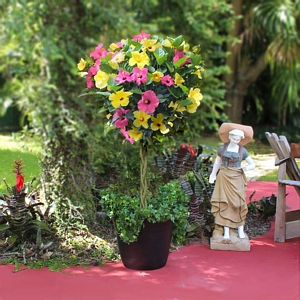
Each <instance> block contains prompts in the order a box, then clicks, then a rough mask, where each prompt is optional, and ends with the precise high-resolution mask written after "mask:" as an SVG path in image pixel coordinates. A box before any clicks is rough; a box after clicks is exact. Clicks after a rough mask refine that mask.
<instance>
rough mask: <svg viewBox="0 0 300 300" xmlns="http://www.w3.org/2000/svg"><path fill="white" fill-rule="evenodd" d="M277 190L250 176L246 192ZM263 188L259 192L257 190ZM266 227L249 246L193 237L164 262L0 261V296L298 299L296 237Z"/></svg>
mask: <svg viewBox="0 0 300 300" xmlns="http://www.w3.org/2000/svg"><path fill="white" fill-rule="evenodd" d="M253 190H256V191H257V192H256V194H255V195H256V196H257V197H258V198H256V197H254V199H253V200H255V199H259V197H260V195H263V196H270V195H271V194H272V193H274V194H277V185H276V184H275V183H265V182H264V183H261V182H249V185H248V195H250V194H251V193H252V192H253ZM259 193H262V194H259ZM288 193H289V194H288V196H287V204H288V205H289V206H291V209H293V210H294V209H298V208H299V200H300V199H299V196H298V195H297V193H296V192H295V191H294V189H293V188H292V187H291V189H290V188H288ZM271 225H272V226H271V230H270V231H269V232H268V233H267V234H265V235H263V236H261V237H258V238H256V239H253V240H251V250H250V252H233V251H215V250H210V249H209V245H208V243H198V242H197V243H192V244H189V245H187V246H184V247H182V248H180V249H179V250H178V251H175V252H172V253H170V255H169V260H168V263H167V265H166V266H165V267H164V268H162V269H159V270H154V271H135V270H129V269H126V268H124V267H123V265H122V263H110V264H107V265H105V266H104V267H89V268H88V269H84V268H80V267H72V268H70V269H67V270H64V273H63V272H60V273H57V272H51V271H49V270H47V269H42V270H24V271H19V272H17V273H13V272H12V271H13V266H11V265H3V266H0V300H19V299H31V300H36V299H39V300H79V299H80V300H81V299H82V300H85V299H88V300H96V299H103V300H148V299H149V300H194V299H195V300H198V299H205V300H210V299H224V300H226V299H230V300H253V299H254V300H299V299H300V287H299V284H300V281H299V245H300V242H299V239H291V240H287V241H286V242H285V243H275V242H274V241H273V234H274V223H273V222H272V224H271Z"/></svg>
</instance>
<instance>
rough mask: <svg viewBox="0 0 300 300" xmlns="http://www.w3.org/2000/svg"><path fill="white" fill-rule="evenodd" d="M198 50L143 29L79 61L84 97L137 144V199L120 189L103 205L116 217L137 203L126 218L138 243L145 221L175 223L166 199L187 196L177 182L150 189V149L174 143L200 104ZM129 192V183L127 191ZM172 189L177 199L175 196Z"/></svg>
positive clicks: (173, 205)
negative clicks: (154, 212) (93, 99)
mask: <svg viewBox="0 0 300 300" xmlns="http://www.w3.org/2000/svg"><path fill="white" fill-rule="evenodd" d="M199 49H200V48H199V46H197V47H193V48H191V47H190V45H189V44H188V43H186V42H185V41H184V39H183V37H182V36H178V37H176V38H170V37H168V38H165V39H164V38H162V37H160V36H156V35H151V34H147V33H145V32H143V31H142V32H141V33H140V34H138V35H137V36H135V37H133V38H132V39H125V40H122V41H120V42H117V43H113V44H111V45H110V46H109V48H108V49H106V48H104V47H103V45H102V44H99V45H98V46H97V47H96V48H95V49H94V51H92V52H91V53H90V54H89V56H87V57H86V58H85V59H83V58H82V59H81V60H80V62H79V63H78V69H79V71H80V72H81V75H82V76H83V77H84V78H85V80H86V88H85V89H84V90H83V93H82V94H81V96H91V95H94V96H96V97H97V101H98V103H99V106H100V111H101V112H105V113H106V116H105V123H107V126H108V127H109V128H110V129H114V130H117V131H119V132H120V134H121V136H123V137H124V140H125V141H127V142H129V143H130V144H135V143H138V144H139V162H140V172H139V173H140V174H139V180H138V182H139V187H138V194H136V189H135V192H134V194H135V195H132V194H130V193H129V195H128V197H127V195H124V192H123V194H122V193H117V192H114V189H116V187H114V189H110V190H108V191H106V192H107V194H106V195H105V194H104V193H102V199H103V201H102V204H103V206H104V207H106V208H107V210H108V211H109V207H110V205H112V206H111V207H114V210H113V213H109V212H108V213H109V215H110V216H111V217H114V218H116V219H117V218H118V217H120V214H121V211H124V212H126V211H125V209H126V205H129V203H131V202H136V203H135V204H134V205H135V211H136V212H137V211H138V212H137V213H136V214H135V213H134V214H132V212H131V215H130V214H128V215H127V216H126V213H124V218H125V217H126V218H127V219H128V220H129V221H130V222H131V223H138V224H139V225H137V226H136V228H138V230H137V232H135V233H134V234H132V236H131V237H132V238H133V240H136V239H137V241H138V240H139V238H138V237H137V235H138V233H139V232H138V231H139V230H140V229H141V228H144V226H145V224H146V222H145V220H148V221H150V223H160V222H161V221H166V219H172V218H173V221H174V218H175V217H172V216H174V215H176V206H177V204H178V203H176V201H175V199H174V201H175V202H174V201H173V202H172V201H171V202H170V203H169V204H167V203H168V202H167V200H166V198H172V197H177V201H178V199H179V198H181V197H185V196H184V194H181V192H179V190H178V189H177V186H180V184H179V183H178V182H177V181H174V182H169V183H166V184H163V183H162V184H158V187H157V189H156V191H155V192H154V191H153V189H152V190H151V186H149V184H148V181H149V176H147V170H148V153H149V151H150V150H154V151H156V152H157V153H159V152H160V151H162V150H163V148H164V147H165V145H166V143H169V144H170V143H173V142H174V140H175V136H176V133H178V132H183V131H184V130H185V129H186V123H187V121H188V117H189V115H190V114H193V113H195V112H196V110H197V108H198V107H199V105H200V102H201V99H202V94H201V91H200V88H199V87H200V84H201V79H202V78H201V71H203V61H202V57H201V55H200V53H199ZM157 181H158V180H157ZM129 189H130V187H129V186H128V185H127V187H126V191H127V190H129ZM172 191H174V193H175V191H176V195H175V194H173V196H172ZM153 201H154V202H158V204H159V205H158V207H160V208H161V209H162V207H163V206H166V210H168V209H169V211H171V210H172V209H174V210H175V213H172V214H171V213H170V214H169V215H168V213H162V216H159V214H158V213H157V216H156V217H154V216H153V215H151V216H150V212H149V210H150V209H151V208H152V206H153ZM183 202H184V201H183ZM108 203H110V204H108ZM121 204H122V207H121ZM123 207H124V209H123ZM111 211H112V210H111ZM171 215H172V216H171ZM116 222H117V224H118V220H116ZM141 222H142V226H140V223H141ZM119 227H120V226H117V230H120V228H119ZM119 238H120V239H123V242H130V243H133V242H132V241H133V240H132V239H129V238H128V236H126V235H125V234H122V233H119ZM121 256H122V255H121ZM160 267H161V266H160ZM136 268H138V267H136ZM141 268H144V269H145V268H148V267H141ZM151 268H152V267H151Z"/></svg>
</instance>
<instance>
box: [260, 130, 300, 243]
mask: <svg viewBox="0 0 300 300" xmlns="http://www.w3.org/2000/svg"><path fill="white" fill-rule="evenodd" d="M265 134H266V136H267V139H268V141H269V143H270V144H271V146H272V148H273V150H274V152H275V154H276V156H277V157H276V159H275V166H279V167H278V194H277V205H276V216H275V234H274V241H275V242H285V240H286V239H291V238H294V237H299V236H300V210H299V209H298V210H296V211H291V212H286V186H287V185H290V186H293V187H294V188H295V189H296V191H297V193H298V195H299V196H300V170H299V168H298V165H297V163H296V160H295V158H300V151H299V149H300V148H299V147H300V145H299V144H291V145H290V144H289V143H288V141H287V139H286V137H285V136H283V135H281V136H279V137H278V136H277V135H276V133H269V132H266V133H265ZM291 146H292V147H291ZM291 148H292V149H291ZM287 177H288V179H287Z"/></svg>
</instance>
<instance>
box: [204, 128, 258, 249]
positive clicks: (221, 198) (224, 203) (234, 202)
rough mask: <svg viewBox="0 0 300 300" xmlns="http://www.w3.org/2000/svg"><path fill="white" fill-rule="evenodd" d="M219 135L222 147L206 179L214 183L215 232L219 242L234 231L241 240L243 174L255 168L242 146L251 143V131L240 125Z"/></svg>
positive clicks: (243, 193)
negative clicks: (243, 163) (244, 164)
mask: <svg viewBox="0 0 300 300" xmlns="http://www.w3.org/2000/svg"><path fill="white" fill-rule="evenodd" d="M218 133H219V136H220V139H221V141H222V142H223V143H224V144H223V145H221V146H220V147H219V148H218V153H217V158H216V160H215V163H214V166H213V170H212V172H211V174H210V177H209V182H210V183H214V182H215V188H214V191H213V195H212V198H211V205H212V208H211V212H212V214H213V215H214V217H215V231H218V232H221V231H222V234H223V236H222V238H223V239H230V235H231V234H230V231H232V230H233V229H236V228H237V231H238V238H240V239H244V238H245V233H244V223H245V218H246V215H247V212H248V208H247V203H246V187H247V181H246V176H245V172H246V171H248V170H252V169H254V168H255V164H254V162H253V160H252V158H251V157H250V156H249V153H248V151H247V150H246V149H245V148H244V147H243V146H244V145H246V144H247V143H248V142H249V141H250V140H251V139H252V137H253V129H252V127H250V126H245V125H241V124H234V123H223V124H222V125H221V127H220V129H219V132H218ZM243 160H245V161H246V162H247V165H246V166H242V165H241V163H242V161H243ZM214 233H215V232H214ZM224 250H225V249H224ZM229 250H233V249H229Z"/></svg>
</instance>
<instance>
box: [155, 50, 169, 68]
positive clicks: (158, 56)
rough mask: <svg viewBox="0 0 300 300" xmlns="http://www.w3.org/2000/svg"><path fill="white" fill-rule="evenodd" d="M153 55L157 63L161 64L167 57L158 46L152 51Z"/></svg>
mask: <svg viewBox="0 0 300 300" xmlns="http://www.w3.org/2000/svg"><path fill="white" fill-rule="evenodd" d="M154 56H155V58H156V61H157V63H158V64H159V65H162V64H163V63H164V62H165V61H166V60H167V58H168V53H166V52H165V51H164V50H163V49H161V48H158V49H156V50H155V51H154Z"/></svg>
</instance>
